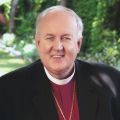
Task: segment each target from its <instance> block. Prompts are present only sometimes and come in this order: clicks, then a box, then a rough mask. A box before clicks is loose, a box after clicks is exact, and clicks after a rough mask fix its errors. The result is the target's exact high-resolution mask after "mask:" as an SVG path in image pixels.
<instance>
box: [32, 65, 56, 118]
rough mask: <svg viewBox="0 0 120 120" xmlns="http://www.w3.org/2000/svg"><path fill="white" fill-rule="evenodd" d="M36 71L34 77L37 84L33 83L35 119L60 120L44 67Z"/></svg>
mask: <svg viewBox="0 0 120 120" xmlns="http://www.w3.org/2000/svg"><path fill="white" fill-rule="evenodd" d="M40 66H42V65H39V67H38V66H37V68H38V69H36V70H35V71H36V72H37V73H35V75H34V79H35V84H34V85H33V86H34V87H33V90H32V91H33V93H32V100H33V119H35V120H48V119H49V120H58V114H57V110H56V107H55V104H54V99H53V96H52V91H51V87H50V83H49V80H48V78H47V76H46V74H45V72H44V68H43V66H42V68H40Z"/></svg>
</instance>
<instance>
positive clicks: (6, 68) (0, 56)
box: [0, 50, 28, 76]
mask: <svg viewBox="0 0 120 120" xmlns="http://www.w3.org/2000/svg"><path fill="white" fill-rule="evenodd" d="M27 64H28V62H27V61H25V60H24V59H22V58H16V57H13V56H10V55H9V54H8V53H5V52H3V51H1V50H0V76H1V75H3V74H5V73H8V72H10V71H13V70H15V69H18V68H20V67H23V66H25V65H27Z"/></svg>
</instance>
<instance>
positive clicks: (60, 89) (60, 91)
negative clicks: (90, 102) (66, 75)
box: [51, 80, 80, 120]
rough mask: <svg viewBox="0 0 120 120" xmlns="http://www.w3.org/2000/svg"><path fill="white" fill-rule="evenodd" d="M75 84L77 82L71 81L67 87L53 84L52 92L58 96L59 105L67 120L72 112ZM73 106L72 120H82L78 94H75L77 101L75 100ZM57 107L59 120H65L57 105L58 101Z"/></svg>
mask: <svg viewBox="0 0 120 120" xmlns="http://www.w3.org/2000/svg"><path fill="white" fill-rule="evenodd" d="M74 82H75V81H74V80H71V81H70V82H69V83H67V84H65V85H57V84H55V83H53V82H51V85H52V91H53V93H54V95H55V96H56V98H57V100H58V102H59V105H60V107H61V109H62V111H63V113H64V115H65V117H66V119H67V120H69V116H70V110H71V105H72V99H73V91H74ZM73 104H74V106H73V113H72V117H71V118H72V119H71V120H80V119H79V109H78V101H77V96H76V92H75V99H74V103H73ZM55 105H56V108H57V112H58V116H59V120H64V118H63V116H62V114H61V112H60V109H59V108H58V105H57V104H56V101H55Z"/></svg>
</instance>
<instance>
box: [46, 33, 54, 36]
mask: <svg viewBox="0 0 120 120" xmlns="http://www.w3.org/2000/svg"><path fill="white" fill-rule="evenodd" d="M45 36H54V35H53V34H50V33H47V34H46V35H45Z"/></svg>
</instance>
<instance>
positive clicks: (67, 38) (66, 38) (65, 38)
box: [63, 37, 71, 40]
mask: <svg viewBox="0 0 120 120" xmlns="http://www.w3.org/2000/svg"><path fill="white" fill-rule="evenodd" d="M63 40H71V38H69V37H64V38H63Z"/></svg>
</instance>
